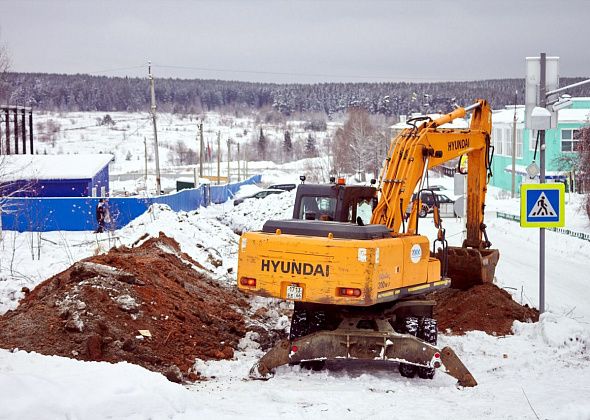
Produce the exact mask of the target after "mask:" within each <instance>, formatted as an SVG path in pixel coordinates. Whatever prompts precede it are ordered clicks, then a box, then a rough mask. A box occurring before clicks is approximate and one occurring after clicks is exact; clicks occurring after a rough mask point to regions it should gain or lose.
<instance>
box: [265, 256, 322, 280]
mask: <svg viewBox="0 0 590 420" xmlns="http://www.w3.org/2000/svg"><path fill="white" fill-rule="evenodd" d="M261 270H262V271H268V272H270V271H272V272H273V273H277V272H279V271H280V272H281V273H285V274H303V275H306V276H322V277H329V276H330V266H329V265H328V264H326V265H323V264H310V263H301V262H295V261H275V260H265V259H262V266H261Z"/></svg>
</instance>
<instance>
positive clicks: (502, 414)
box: [0, 114, 590, 420]
mask: <svg viewBox="0 0 590 420" xmlns="http://www.w3.org/2000/svg"><path fill="white" fill-rule="evenodd" d="M113 116H114V119H116V120H117V119H122V117H123V116H122V115H121V116H117V115H115V114H113ZM72 118H75V119H76V121H77V122H79V121H80V120H84V119H89V120H90V121H92V117H89V116H85V115H84V114H80V115H75V116H72ZM176 118H177V117H172V116H170V118H169V119H168V117H162V118H161V120H163V122H165V123H164V124H162V125H163V126H167V122H168V121H173V120H174V119H176ZM208 118H211V120H213V119H215V121H217V122H218V123H219V124H221V122H220V121H221V117H219V116H211V117H209V116H208ZM177 122H178V121H177ZM185 123H186V121H185ZM234 123H236V121H234ZM117 124H119V123H117ZM170 127H174V126H173V125H170ZM179 127H182V126H179ZM243 129H244V128H243V127H241V128H240V130H243ZM92 130H105V128H103V127H101V128H92ZM231 130H233V129H228V130H227V132H229V131H231ZM170 131H173V128H170ZM101 132H102V131H101ZM236 132H237V130H236ZM193 134H194V133H193ZM119 135H120V133H114V134H113V136H119ZM191 135H192V134H191ZM131 137H132V136H131V135H130V136H129V138H131ZM163 137H164V142H165V141H166V139H165V137H166V134H164V135H163ZM187 138H188V134H187ZM62 140H64V139H62ZM107 140H108V138H107ZM107 140H104V141H103V143H100V142H99V143H96V144H95V143H93V144H92V147H99V148H100V147H107V145H108V144H109V143H108V141H107ZM111 140H112V139H111ZM58 144H60V146H59V147H64V149H65V148H68V147H70V146H72V145H69V143H68V142H67V141H66V142H63V143H62V142H61V141H60V142H59V143H58ZM131 144H134V143H131ZM119 146H120V145H119ZM119 146H117V147H114V148H113V149H116V151H115V154H116V155H117V156H119V157H120V155H121V154H122V153H124V151H122V150H119ZM141 146H143V144H141ZM72 147H73V146H72ZM125 150H126V149H125ZM130 162H131V163H129V162H127V163H129V166H126V165H125V163H126V162H125V161H124V160H123V159H119V158H118V159H117V163H116V165H118V169H117V170H118V171H119V172H120V173H121V174H125V173H126V172H127V171H128V170H129V171H131V170H132V169H133V167H134V165H136V164H135V163H134V161H130ZM222 167H223V165H222ZM326 167H327V166H326V165H325V159H321V158H318V159H308V160H305V161H300V162H292V163H289V164H285V165H280V164H274V163H272V162H262V163H259V164H258V165H251V166H250V171H251V173H255V172H257V171H260V172H261V173H263V184H265V185H266V184H270V183H287V182H291V183H293V182H295V183H298V182H299V175H300V174H303V173H307V174H308V175H309V174H310V173H312V172H313V171H314V170H315V171H316V173H319V172H318V171H321V170H323V169H322V168H326ZM138 168H140V166H138ZM310 168H311V170H310ZM122 182H126V181H122ZM430 183H431V184H439V185H444V186H446V187H447V188H448V189H449V190H450V191H452V190H453V180H452V179H451V178H435V177H434V176H431V179H430ZM259 188H260V186H248V187H245V188H242V189H241V190H240V191H239V193H238V195H239V196H243V195H249V194H252V193H253V192H255V191H256V190H257V189H259ZM445 193H446V192H445ZM294 196H295V192H294V191H292V192H285V193H282V194H277V195H272V196H269V197H267V198H265V199H260V200H246V201H245V202H244V203H242V204H240V205H239V206H233V203H232V202H231V201H230V202H227V203H224V204H220V205H213V206H210V207H208V208H201V209H198V210H196V211H192V212H178V213H175V212H173V211H171V210H170V208H169V207H167V206H165V205H154V206H152V207H151V208H150V210H149V211H148V212H146V213H145V214H143V215H142V216H140V217H138V218H137V219H135V220H134V221H132V222H131V223H130V224H129V225H127V226H125V227H124V228H122V229H120V230H118V231H115V232H112V233H111V234H106V233H105V234H100V235H96V234H93V233H90V232H45V233H42V234H37V233H16V232H2V241H1V243H0V313H4V312H5V311H7V310H9V309H13V308H15V307H16V305H17V304H18V299H20V298H22V297H23V293H22V292H21V288H22V287H24V286H26V287H28V288H30V289H32V288H33V287H35V286H36V285H37V284H39V283H40V282H41V281H43V280H44V279H46V278H48V277H50V276H52V275H54V274H56V273H58V272H60V271H62V270H64V269H66V268H68V267H69V266H70V265H71V264H73V263H74V262H76V261H79V260H81V259H83V258H85V257H88V256H90V255H93V254H96V253H101V252H106V251H107V250H108V248H109V247H110V246H113V245H115V244H116V245H120V244H123V245H131V244H134V243H137V242H138V241H141V240H145V237H144V235H145V234H147V235H148V236H158V235H159V233H160V232H164V233H165V234H166V235H168V236H171V237H173V238H174V239H175V240H176V241H177V242H178V243H179V244H180V247H181V250H182V251H183V252H185V253H187V254H188V255H189V256H190V257H191V258H193V259H194V260H195V261H197V262H198V263H199V264H201V265H203V266H204V267H206V269H207V270H210V271H211V272H212V273H213V276H214V277H215V278H216V279H217V281H219V282H221V283H223V284H227V285H235V281H236V278H235V273H236V268H237V259H236V252H237V244H238V239H239V236H238V234H237V233H238V232H242V231H244V230H251V229H260V228H261V226H262V224H263V223H264V222H265V221H266V220H267V219H269V218H273V219H279V218H290V217H291V213H292V204H293V200H294ZM583 199H584V197H582V196H579V195H576V194H570V195H568V198H567V204H566V228H568V229H571V230H575V231H578V232H584V233H590V224H589V222H588V218H587V217H586V216H585V213H584V211H583V209H582V202H583ZM486 205H487V207H486V209H487V214H486V224H487V225H488V228H487V232H488V234H489V236H490V240H491V241H492V243H493V246H494V247H495V248H498V249H499V250H500V262H499V264H498V267H497V270H496V282H497V284H498V285H499V286H500V287H503V288H505V289H506V290H507V291H509V292H510V293H512V295H513V297H514V298H515V300H517V301H519V302H521V303H527V304H529V305H532V306H537V305H538V230H537V229H522V228H520V227H519V225H518V224H517V223H515V222H512V221H509V220H504V219H500V218H496V217H495V213H496V212H498V211H501V212H504V213H508V214H514V215H517V214H519V208H520V207H519V205H520V204H519V200H518V199H510V198H506V192H502V191H500V190H498V189H496V188H493V187H490V188H489V193H488V197H487V202H486ZM444 227H445V228H446V232H447V239H448V240H449V243H450V244H451V245H458V244H460V243H461V241H462V235H463V232H464V228H463V226H462V225H461V223H460V220H459V219H445V220H444ZM420 231H421V233H423V234H426V235H427V236H429V237H430V238H431V239H432V238H434V236H435V235H436V229H435V228H434V227H433V226H432V219H431V218H426V219H423V220H422V221H421V225H420ZM546 235H547V249H546V253H547V255H546V258H547V264H546V268H547V273H546V287H547V290H546V309H547V312H546V313H545V314H543V316H542V317H541V320H540V321H539V322H538V323H535V324H526V323H520V322H515V323H514V325H513V332H514V335H510V336H506V337H495V336H490V335H487V334H485V333H482V332H470V333H468V334H467V335H465V336H461V337H456V336H449V335H445V334H444V333H441V334H440V336H439V344H440V345H441V347H442V346H445V345H449V346H451V347H452V348H453V349H454V350H455V351H456V352H457V354H458V355H459V356H460V358H461V359H462V361H463V362H464V363H465V365H466V366H467V367H468V368H469V369H470V370H471V372H472V373H473V375H474V377H475V378H476V379H477V381H478V383H479V385H478V386H477V387H475V388H457V387H456V386H455V380H454V379H453V378H451V377H449V376H447V375H444V374H442V373H437V375H436V376H435V378H434V379H433V380H432V381H424V380H420V379H417V378H416V379H406V378H402V377H401V376H400V375H399V374H398V373H397V369H396V367H393V368H392V367H391V366H388V365H383V364H379V363H372V364H366V363H364V364H363V363H351V364H344V363H332V364H330V365H329V369H327V370H324V371H320V372H310V371H305V370H301V369H300V368H299V367H295V366H294V367H289V366H283V367H280V368H279V369H277V372H276V375H275V377H274V378H272V379H271V380H269V381H267V382H261V381H252V380H246V377H247V375H248V372H249V370H250V368H251V366H252V365H253V363H254V362H255V361H256V360H257V359H258V358H259V357H260V356H261V355H262V354H263V352H262V351H261V350H260V348H259V345H258V343H256V341H255V339H256V333H252V332H251V333H248V334H247V335H246V337H245V338H243V339H242V340H241V342H240V345H239V350H238V351H236V353H235V357H234V358H233V359H232V360H226V361H208V362H205V361H201V360H197V361H195V363H196V367H197V370H198V371H199V372H200V373H201V374H203V375H205V376H207V377H209V379H208V380H207V381H204V382H198V383H195V384H194V385H190V386H181V385H178V384H175V383H171V382H169V381H168V380H166V379H165V378H164V377H163V376H162V375H160V374H157V373H153V372H149V371H147V370H145V369H143V368H141V367H139V366H134V365H131V364H128V363H117V364H111V363H106V362H82V361H77V360H72V359H68V358H62V357H56V356H43V355H39V354H36V353H27V352H25V351H14V352H11V351H8V350H0V407H1V409H0V419H5V418H6V419H23V418H39V419H53V418H70V419H90V420H92V419H103V418H112V419H123V418H125V419H146V418H152V419H163V418H166V419H184V418H190V419H193V418H215V419H230V418H231V419H234V418H261V419H271V418H272V419H274V418H287V419H294V418H297V419H301V418H304V419H305V418H323V419H326V420H329V419H338V420H340V419H358V418H371V419H385V418H440V419H447V418H453V419H459V420H460V419H473V418H478V419H482V418H483V419H498V418H507V419H510V418H512V419H535V418H550V419H580V420H582V419H584V420H588V419H590V401H589V400H588V395H589V394H590V379H589V378H590V352H589V345H590V307H589V306H588V304H587V303H588V300H589V299H590V289H589V288H588V284H587V283H588V282H587V278H588V274H587V272H588V261H590V243H589V242H587V241H583V240H581V239H579V238H573V237H570V236H567V235H563V234H559V233H556V232H551V231H547V232H546ZM140 238H143V239H140ZM167 252H175V251H174V250H172V249H168V250H167ZM39 256H40V258H38V257H39ZM195 269H199V268H196V267H195ZM120 299H121V302H120V304H121V305H125V306H128V307H130V308H131V307H132V306H133V303H134V302H132V299H127V298H126V297H125V296H121V297H120ZM63 304H64V305H66V306H68V307H71V308H77V304H78V303H77V302H76V299H75V296H71V297H70V298H69V299H68V300H67V301H64V302H63ZM288 305H289V304H288V303H284V302H280V301H277V300H273V299H267V298H262V297H257V298H254V299H253V300H252V308H251V311H256V310H259V309H260V308H264V309H265V310H266V315H265V316H266V318H265V320H264V322H265V323H267V324H269V325H273V326H274V327H275V328H278V329H283V330H284V331H287V330H288V324H289V320H288V319H287V317H286V316H284V315H282V313H283V311H282V310H281V308H283V309H284V308H285V307H287V306H288Z"/></svg>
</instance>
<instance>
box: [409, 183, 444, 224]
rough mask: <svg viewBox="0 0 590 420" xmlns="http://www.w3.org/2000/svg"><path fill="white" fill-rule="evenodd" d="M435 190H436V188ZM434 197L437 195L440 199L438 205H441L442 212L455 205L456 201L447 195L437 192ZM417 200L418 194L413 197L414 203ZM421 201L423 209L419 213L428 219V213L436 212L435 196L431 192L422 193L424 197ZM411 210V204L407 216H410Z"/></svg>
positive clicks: (421, 197)
mask: <svg viewBox="0 0 590 420" xmlns="http://www.w3.org/2000/svg"><path fill="white" fill-rule="evenodd" d="M431 188H432V187H431ZM435 188H436V186H435ZM435 191H436V190H435ZM434 195H436V198H437V199H438V205H439V208H440V209H441V211H443V210H444V209H445V208H448V207H449V206H448V205H449V204H450V205H451V206H452V205H453V204H454V203H455V200H453V199H451V198H449V197H448V196H446V195H445V194H441V193H438V192H435V193H434ZM415 199H416V194H415V193H414V195H412V202H413V201H414V200H415ZM420 201H421V202H422V207H421V208H420V210H419V211H418V216H419V217H426V215H427V214H428V213H432V212H433V211H434V196H433V194H432V193H431V192H429V191H422V195H421V196H420ZM411 210H412V204H411V203H410V204H409V205H408V207H407V209H406V216H409V214H410V212H411ZM443 213H445V212H444V211H443ZM453 214H454V211H453Z"/></svg>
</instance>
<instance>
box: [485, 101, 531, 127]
mask: <svg viewBox="0 0 590 420" xmlns="http://www.w3.org/2000/svg"><path fill="white" fill-rule="evenodd" d="M514 108H515V106H514V105H506V108H504V109H499V110H497V111H493V112H492V127H493V126H494V124H513V123H514V111H515V109H514ZM516 123H517V124H522V123H524V105H516Z"/></svg>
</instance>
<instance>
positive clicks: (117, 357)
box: [0, 233, 248, 382]
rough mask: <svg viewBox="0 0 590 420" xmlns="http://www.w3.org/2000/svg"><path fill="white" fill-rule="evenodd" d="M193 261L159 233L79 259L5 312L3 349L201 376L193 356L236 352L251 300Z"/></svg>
mask: <svg viewBox="0 0 590 420" xmlns="http://www.w3.org/2000/svg"><path fill="white" fill-rule="evenodd" d="M193 265H194V266H197V267H198V266H199V264H198V263H197V262H195V261H194V260H192V259H191V258H190V257H189V256H188V255H186V254H183V253H182V252H181V251H180V248H179V246H178V244H177V243H176V242H175V241H174V240H173V239H170V238H168V237H166V236H165V235H163V234H162V233H161V234H160V237H159V238H152V239H148V240H147V241H146V242H145V243H143V244H142V245H141V246H139V247H136V248H126V247H121V248H118V249H112V250H111V251H110V252H109V253H108V254H105V255H98V256H95V257H91V258H88V259H86V260H83V261H80V262H78V263H76V264H74V265H73V266H72V267H70V268H69V269H67V270H66V271H64V272H62V273H60V274H57V275H56V276H54V277H52V278H50V279H48V280H46V281H45V282H43V283H42V284H40V285H39V286H37V287H36V288H35V289H34V290H33V291H32V292H31V293H29V294H28V295H27V296H26V297H25V298H24V299H23V301H22V302H21V304H20V305H19V307H18V308H17V309H16V310H14V311H9V312H7V313H6V314H5V315H3V316H1V317H0V347H2V348H8V349H10V348H15V347H17V348H19V349H22V350H27V351H35V352H38V353H42V354H47V355H60V356H67V357H73V358H76V359H80V360H102V361H108V362H120V361H127V362H130V363H135V364H138V365H141V366H143V367H145V368H147V369H150V370H153V371H157V372H161V373H163V374H164V375H166V377H168V379H170V380H173V381H177V382H180V381H183V380H195V379H198V377H199V376H198V374H197V373H196V372H192V371H191V369H192V366H193V364H194V361H195V358H201V359H204V360H209V359H228V358H231V357H233V353H234V349H235V348H236V346H237V343H238V341H239V339H240V338H241V337H243V336H244V334H245V330H246V328H245V324H244V319H243V317H242V315H241V314H240V308H242V309H245V308H247V307H248V303H247V302H246V301H245V300H244V299H243V298H242V297H241V296H240V295H239V293H238V292H237V291H235V290H229V289H226V288H224V287H222V286H220V285H219V284H218V283H216V282H215V281H213V280H210V279H208V278H206V277H205V276H204V275H202V274H200V273H199V272H198V271H197V270H195V269H194V268H193ZM140 330H142V331H143V335H142V333H141V332H140ZM145 330H147V331H149V333H148V332H146V331H145ZM150 335H151V336H150Z"/></svg>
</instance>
